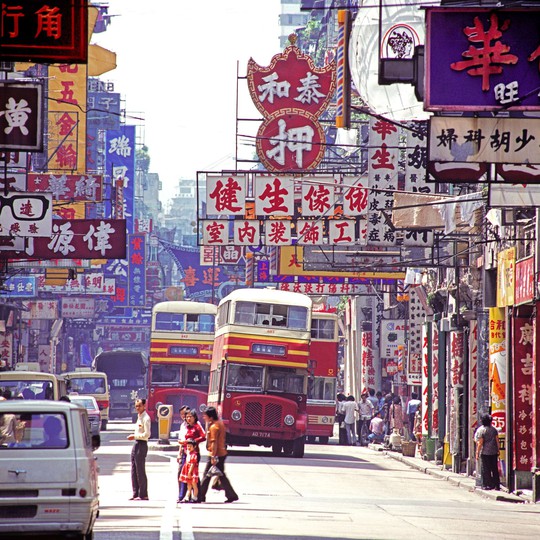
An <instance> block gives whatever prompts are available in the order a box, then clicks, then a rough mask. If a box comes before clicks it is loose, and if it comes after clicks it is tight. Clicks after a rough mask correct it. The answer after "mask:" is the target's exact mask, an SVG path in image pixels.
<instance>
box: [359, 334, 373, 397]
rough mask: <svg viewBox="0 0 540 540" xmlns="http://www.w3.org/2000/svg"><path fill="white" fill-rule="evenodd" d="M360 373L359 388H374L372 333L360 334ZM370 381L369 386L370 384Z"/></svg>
mask: <svg viewBox="0 0 540 540" xmlns="http://www.w3.org/2000/svg"><path fill="white" fill-rule="evenodd" d="M361 343H362V348H361V353H360V354H361V359H362V368H361V369H362V372H361V376H360V388H361V390H362V392H363V391H364V389H366V388H369V387H372V386H374V383H375V369H374V367H373V332H369V331H367V332H362V342H361ZM370 381H371V384H370Z"/></svg>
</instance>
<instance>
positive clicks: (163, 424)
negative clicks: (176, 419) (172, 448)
mask: <svg viewBox="0 0 540 540" xmlns="http://www.w3.org/2000/svg"><path fill="white" fill-rule="evenodd" d="M157 417H158V437H159V441H158V442H159V444H169V434H170V432H171V426H172V417H173V406H172V405H163V404H161V403H160V404H158V406H157Z"/></svg>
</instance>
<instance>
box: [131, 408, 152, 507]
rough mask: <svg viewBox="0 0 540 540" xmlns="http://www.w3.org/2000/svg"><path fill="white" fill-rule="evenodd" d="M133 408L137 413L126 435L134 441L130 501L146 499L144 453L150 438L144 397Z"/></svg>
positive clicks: (146, 482)
mask: <svg viewBox="0 0 540 540" xmlns="http://www.w3.org/2000/svg"><path fill="white" fill-rule="evenodd" d="M135 408H136V409H137V412H138V413H139V414H138V416H137V422H136V423H135V430H134V432H133V433H132V434H131V435H128V437H127V438H128V440H129V441H135V444H134V445H133V448H132V450H131V484H132V486H133V497H131V499H129V500H130V501H147V500H148V479H147V478H146V468H145V462H146V455H147V454H148V439H149V438H150V424H151V421H150V416H148V413H147V412H146V399H137V400H136V401H135Z"/></svg>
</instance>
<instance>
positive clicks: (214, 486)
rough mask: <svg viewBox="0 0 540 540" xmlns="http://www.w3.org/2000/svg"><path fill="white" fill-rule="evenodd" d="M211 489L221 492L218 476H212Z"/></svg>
mask: <svg viewBox="0 0 540 540" xmlns="http://www.w3.org/2000/svg"><path fill="white" fill-rule="evenodd" d="M212 489H215V490H216V491H222V490H223V486H222V485H221V480H220V479H219V476H214V479H213V480H212Z"/></svg>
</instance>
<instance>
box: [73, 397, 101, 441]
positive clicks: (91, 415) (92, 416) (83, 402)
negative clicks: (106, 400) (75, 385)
mask: <svg viewBox="0 0 540 540" xmlns="http://www.w3.org/2000/svg"><path fill="white" fill-rule="evenodd" d="M69 399H70V400H71V403H75V405H79V406H81V407H84V408H85V409H86V412H87V413H88V422H89V425H90V432H91V433H92V435H99V431H100V427H101V412H100V410H99V405H98V404H97V401H96V398H95V397H93V396H80V395H73V394H70V395H69Z"/></svg>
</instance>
